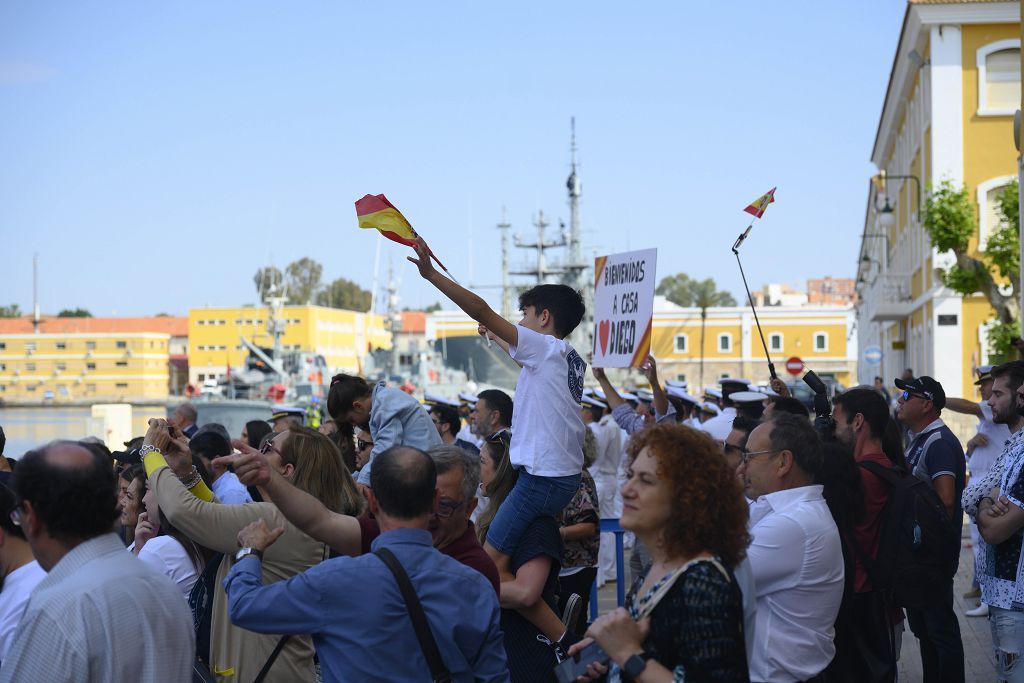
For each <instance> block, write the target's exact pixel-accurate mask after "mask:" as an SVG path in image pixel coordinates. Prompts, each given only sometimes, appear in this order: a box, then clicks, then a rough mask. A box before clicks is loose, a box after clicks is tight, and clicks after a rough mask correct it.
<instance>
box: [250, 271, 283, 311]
mask: <svg viewBox="0 0 1024 683" xmlns="http://www.w3.org/2000/svg"><path fill="white" fill-rule="evenodd" d="M252 281H253V284H255V285H256V294H257V296H259V299H260V302H261V303H266V302H267V296H269V295H270V290H271V289H274V290H276V292H277V293H278V294H280V293H281V291H282V289H281V288H282V287H283V286H284V275H283V274H282V273H281V271H280V270H278V269H277V268H275V267H273V266H268V267H266V268H260V269H259V270H257V271H256V274H255V275H253V276H252Z"/></svg>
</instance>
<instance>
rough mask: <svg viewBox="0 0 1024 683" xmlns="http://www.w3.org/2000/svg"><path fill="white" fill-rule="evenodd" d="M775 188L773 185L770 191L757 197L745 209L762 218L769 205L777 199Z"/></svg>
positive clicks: (755, 216)
mask: <svg viewBox="0 0 1024 683" xmlns="http://www.w3.org/2000/svg"><path fill="white" fill-rule="evenodd" d="M775 189H776V188H774V187H773V188H772V189H770V190H768V192H766V193H765V194H763V195H761V196H760V197H758V198H757V199H755V200H754V201H753V202H751V203H750V206H748V207H747V208H745V209H743V210H744V211H746V212H747V213H749V214H751V215H753V216H754V218H760V217H761V216H763V215H764V212H765V209H767V208H768V205H769V204H771V203H773V202H774V201H775Z"/></svg>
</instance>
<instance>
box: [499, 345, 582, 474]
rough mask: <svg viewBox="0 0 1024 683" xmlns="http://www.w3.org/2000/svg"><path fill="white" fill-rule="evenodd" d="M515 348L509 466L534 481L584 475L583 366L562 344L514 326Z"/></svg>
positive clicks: (577, 356)
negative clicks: (516, 377)
mask: <svg viewBox="0 0 1024 683" xmlns="http://www.w3.org/2000/svg"><path fill="white" fill-rule="evenodd" d="M516 330H517V332H518V335H519V343H518V344H517V345H515V346H509V349H508V352H509V355H510V356H512V359H513V360H514V361H516V362H517V363H519V364H520V365H521V366H522V367H523V369H522V370H521V371H520V372H519V381H518V382H517V383H516V406H515V410H514V411H513V413H512V444H511V446H510V448H509V456H510V459H511V462H512V465H513V466H516V467H522V468H524V469H525V470H526V471H527V472H528V473H530V474H532V475H534V476H537V477H568V476H572V475H574V474H579V473H580V472H582V471H583V435H584V433H585V432H584V431H583V430H584V429H586V427H585V426H584V424H583V418H582V417H581V416H580V401H581V400H582V399H583V375H584V373H586V371H587V364H586V363H585V362H584V361H583V359H582V358H580V354H578V353H577V352H576V349H574V348H573V347H572V346H570V345H569V343H568V342H566V341H565V340H563V339H556V338H555V337H553V336H551V335H548V334H541V333H539V332H534V331H533V330H530V329H527V328H525V327H523V326H522V325H517V326H516Z"/></svg>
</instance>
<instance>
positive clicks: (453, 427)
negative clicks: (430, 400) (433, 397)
mask: <svg viewBox="0 0 1024 683" xmlns="http://www.w3.org/2000/svg"><path fill="white" fill-rule="evenodd" d="M430 412H432V413H434V414H435V415H437V419H438V421H439V422H440V423H441V424H446V425H448V429H449V431H451V433H452V436H455V435H456V434H458V433H459V430H460V429H462V419H461V418H459V411H458V410H456V409H455V408H454V407H453V406H446V405H440V404H439V405H436V406H431V408H430Z"/></svg>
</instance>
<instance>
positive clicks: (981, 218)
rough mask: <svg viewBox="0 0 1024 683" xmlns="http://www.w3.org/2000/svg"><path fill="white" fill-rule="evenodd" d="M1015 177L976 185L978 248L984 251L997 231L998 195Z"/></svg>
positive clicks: (999, 218) (998, 221) (1006, 177)
mask: <svg viewBox="0 0 1024 683" xmlns="http://www.w3.org/2000/svg"><path fill="white" fill-rule="evenodd" d="M1015 179H1016V176H1010V175H1007V176H1000V177H998V178H992V179H991V180H986V181H985V182H983V183H978V190H977V192H978V197H977V198H978V248H979V249H985V247H986V246H988V240H989V238H990V237H992V234H993V233H994V232H995V231H996V230H998V229H999V226H1000V223H1001V222H1002V217H1001V216H1000V215H999V195H1000V194H1001V193H1002V192H1003V190H1004V189H1005V188H1006V186H1007V185H1009V184H1010V183H1011V182H1013V181H1014V180H1015Z"/></svg>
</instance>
